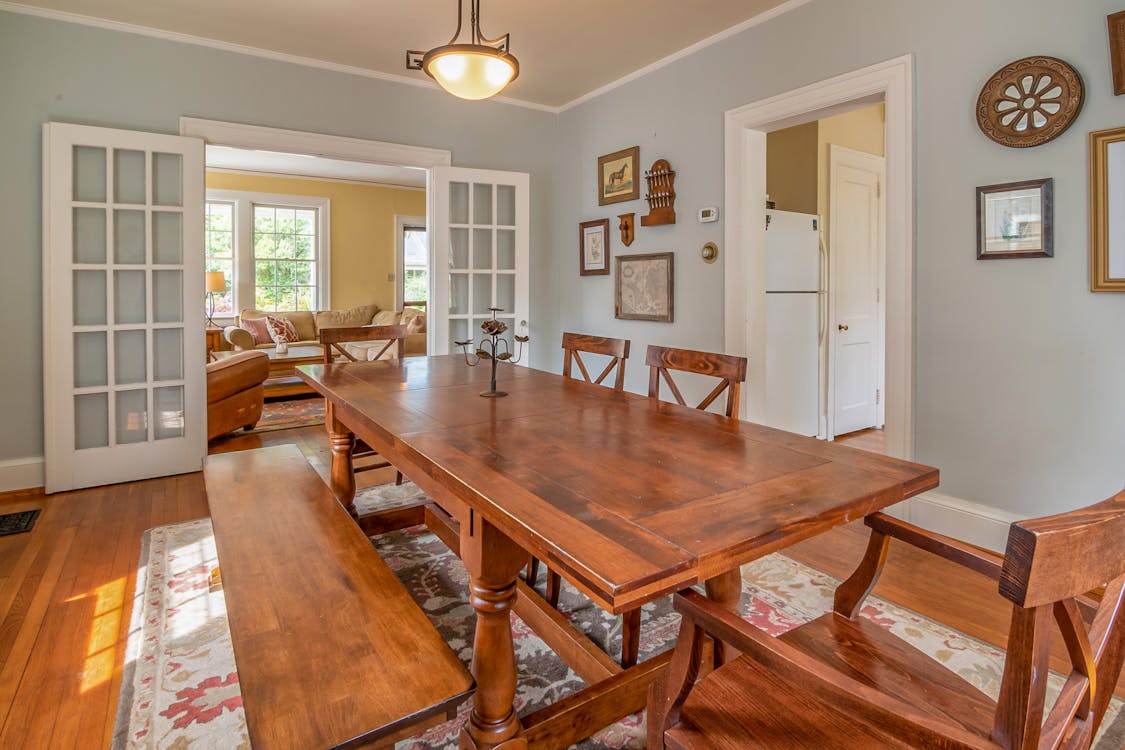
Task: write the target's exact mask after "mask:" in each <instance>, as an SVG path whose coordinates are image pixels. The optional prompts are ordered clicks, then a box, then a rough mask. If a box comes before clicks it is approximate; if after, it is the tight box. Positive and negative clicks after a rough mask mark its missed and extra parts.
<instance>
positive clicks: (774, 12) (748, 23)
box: [556, 0, 812, 112]
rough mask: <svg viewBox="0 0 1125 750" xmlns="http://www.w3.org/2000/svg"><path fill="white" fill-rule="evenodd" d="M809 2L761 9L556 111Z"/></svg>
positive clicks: (800, 0) (795, 0) (791, 0)
mask: <svg viewBox="0 0 1125 750" xmlns="http://www.w3.org/2000/svg"><path fill="white" fill-rule="evenodd" d="M810 2H812V0H789V1H788V2H785V3H782V4H781V5H778V6H775V7H773V8H770V9H769V10H767V11H763V12H761V13H759V14H758V15H756V16H752V17H751V18H747V19H746V20H745V21H743V22H742V23H740V24H736V25H734V26H731V27H730V28H727V29H723V30H722V31H720V32H719V33H717V34H712V35H711V36H709V37H707V38H706V39H701V40H700V41H698V42H696V43H695V44H692V45H690V46H688V47H684V48H683V49H682V50H679V51H678V52H673V53H672V54H670V55H668V56H667V57H662V58H660V59H659V60H657V61H656V62H654V63H649V64H648V65H646V66H644V67H643V68H638V69H637V70H634V71H633V72H632V73H628V74H626V75H624V76H622V77H621V78H618V79H617V80H616V81H612V82H610V83H607V84H606V85H604V86H601V87H600V88H596V89H594V90H593V91H590V92H588V93H586V94H583V95H582V96H580V97H578V98H577V99H571V100H570V101H569V102H567V103H566V104H564V105H562V106H561V107H558V108H557V110H556V111H558V112H565V111H567V110H568V109H572V108H573V107H577V106H578V105H579V104H582V103H584V102H588V101H590V100H591V99H596V98H597V97H599V96H601V95H602V94H605V93H608V92H610V91H613V90H614V89H616V88H619V87H621V86H624V85H625V84H627V83H629V82H631V81H635V80H637V79H638V78H641V77H643V76H646V75H648V74H649V73H651V72H653V71H654V70H660V69H661V68H664V67H667V66H669V65H671V64H672V63H674V62H676V61H677V60H682V59H683V58H685V57H687V56H688V55H694V54H695V53H696V52H698V51H699V50H701V49H706V48H707V47H710V46H711V45H713V44H718V43H719V42H721V41H723V40H724V39H729V38H730V37H732V36H736V35H738V34H741V33H742V32H743V31H746V30H747V29H752V28H754V27H755V26H760V25H761V24H763V23H765V22H766V21H772V20H773V19H775V18H777V17H778V16H781V15H784V14H786V13H788V12H790V11H792V10H796V9H797V8H800V7H801V6H802V5H807V4H808V3H810Z"/></svg>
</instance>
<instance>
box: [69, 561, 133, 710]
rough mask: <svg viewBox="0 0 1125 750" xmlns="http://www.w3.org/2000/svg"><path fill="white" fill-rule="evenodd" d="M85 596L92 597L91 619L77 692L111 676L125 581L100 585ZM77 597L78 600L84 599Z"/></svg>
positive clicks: (88, 688) (102, 682)
mask: <svg viewBox="0 0 1125 750" xmlns="http://www.w3.org/2000/svg"><path fill="white" fill-rule="evenodd" d="M85 596H93V597H94V619H93V620H92V621H91V623H90V639H89V641H88V642H87V644H86V661H85V662H84V663H83V665H82V684H81V686H80V688H79V689H80V691H81V692H82V693H86V692H88V691H90V690H92V689H94V688H96V687H98V686H99V685H103V684H105V683H107V682H109V680H110V678H111V677H113V662H114V657H116V656H117V634H118V633H119V632H120V630H121V615H122V610H123V608H124V605H125V579H124V578H118V579H116V580H113V581H110V582H109V583H106V584H102V585H101V586H98V587H97V588H96V589H94V590H93V592H92V593H91V594H87V595H85ZM85 596H83V597H78V598H85Z"/></svg>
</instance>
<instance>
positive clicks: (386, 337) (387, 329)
mask: <svg viewBox="0 0 1125 750" xmlns="http://www.w3.org/2000/svg"><path fill="white" fill-rule="evenodd" d="M406 334H407V331H406V326H355V327H347V328H321V329H320V332H319V333H318V338H319V340H320V345H321V346H323V347H324V363H325V364H327V365H330V364H332V363H333V362H335V361H337V360H338V359H339V358H341V357H342V358H343V359H345V360H347V361H349V362H357V361H359V360H358V359H357V358H356V357H355V356H354V355H353V354H352V353H351V352H349V351H348V350H347V348H346V346H345V344H353V343H361V342H364V341H385V342H386V343H385V344H384V345H383V347H382V348H381V349H379V351H378V352H377V353H376V354H375V356H374V358H372V359H376V360H377V359H380V358H381V357H383V355H385V354H386V353H387V352H389V351H390V350H391V348H392V347H394V349H395V354H396V356H397V358H398V359H399V361H402V358H403V357H405V356H406ZM378 455H379V454H378V453H376V452H375V451H374V450H373V449H372V448H371V447H370V446H368V445H367V444H366V443H364V442H362V441H359V440H357V441H356V445H355V448H354V449H353V450H352V459H353V461H354V460H355V459H357V458H371V457H374V456H378ZM353 465H354V464H353ZM390 465H391V464H390V462H389V461H374V462H372V463H364V464H361V465H356V466H355V468H354V471H355V473H356V474H358V473H360V472H363V471H372V470H374V469H385V468H387V467H388V466H390ZM395 484H402V472H401V471H398V470H397V469H395ZM387 530H388V531H389V530H390V529H387Z"/></svg>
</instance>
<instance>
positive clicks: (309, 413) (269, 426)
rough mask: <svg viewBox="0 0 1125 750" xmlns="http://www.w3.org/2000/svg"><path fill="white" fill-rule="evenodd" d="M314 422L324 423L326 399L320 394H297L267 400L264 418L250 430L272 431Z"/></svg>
mask: <svg viewBox="0 0 1125 750" xmlns="http://www.w3.org/2000/svg"><path fill="white" fill-rule="evenodd" d="M314 424H324V399H323V398H322V397H320V396H297V397H294V398H286V399H281V400H277V401H266V403H265V405H264V406H263V407H262V418H261V419H259V420H258V423H257V424H256V425H254V429H252V430H250V432H272V431H274V430H288V429H290V428H293V427H308V426H309V425H314Z"/></svg>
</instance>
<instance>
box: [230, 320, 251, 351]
mask: <svg viewBox="0 0 1125 750" xmlns="http://www.w3.org/2000/svg"><path fill="white" fill-rule="evenodd" d="M223 338H225V339H226V340H227V343H229V344H230V345H231V346H233V347H234V350H235V351H249V350H251V349H253V348H254V334H252V333H250V331H247V330H246V329H245V328H239V327H238V326H227V327H226V328H224V329H223Z"/></svg>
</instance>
